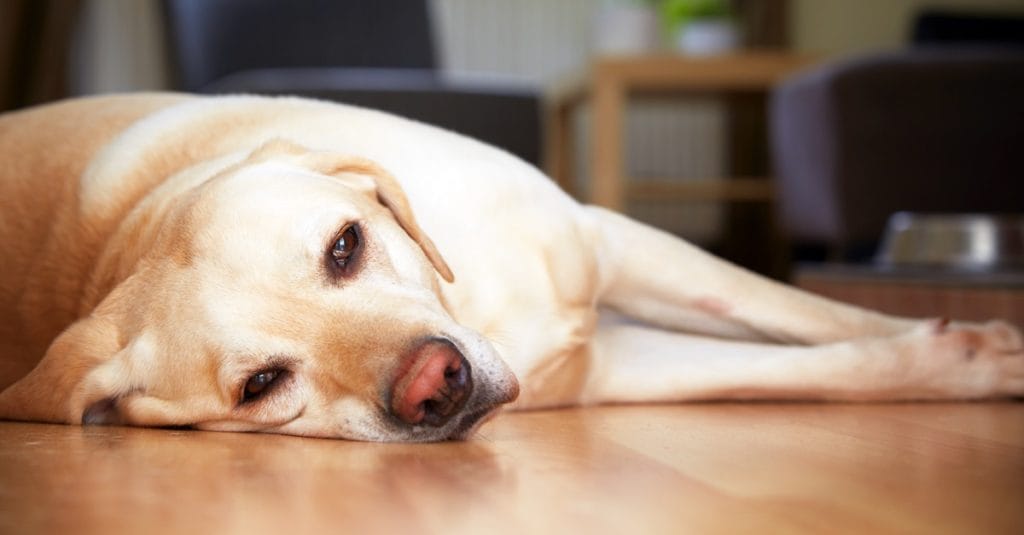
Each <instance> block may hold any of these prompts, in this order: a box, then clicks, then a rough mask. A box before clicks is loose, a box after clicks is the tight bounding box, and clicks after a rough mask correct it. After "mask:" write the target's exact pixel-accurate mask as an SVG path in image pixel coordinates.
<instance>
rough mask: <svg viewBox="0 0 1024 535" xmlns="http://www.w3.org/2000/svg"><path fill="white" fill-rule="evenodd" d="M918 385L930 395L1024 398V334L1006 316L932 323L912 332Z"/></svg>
mask: <svg viewBox="0 0 1024 535" xmlns="http://www.w3.org/2000/svg"><path fill="white" fill-rule="evenodd" d="M912 339H913V342H912V343H913V344H914V345H915V346H917V347H913V348H912V349H911V354H912V355H913V357H912V358H913V359H914V361H915V366H914V367H915V368H917V370H916V371H918V372H919V373H920V375H919V376H918V377H919V378H920V379H922V380H923V381H922V383H923V384H920V385H919V386H921V387H923V388H924V390H925V391H928V393H929V394H930V395H929V396H928V397H938V398H951V399H956V398H959V399H986V398H1008V397H1024V336H1022V335H1021V332H1020V330H1018V329H1017V328H1016V327H1014V326H1012V325H1010V324H1008V323H1006V322H1002V321H990V322H987V323H978V324H975V323H949V322H948V321H945V320H936V321H932V322H928V323H927V324H926V325H924V326H922V327H920V328H918V329H917V330H916V331H915V332H914V333H913V334H912ZM918 344H920V345H918Z"/></svg>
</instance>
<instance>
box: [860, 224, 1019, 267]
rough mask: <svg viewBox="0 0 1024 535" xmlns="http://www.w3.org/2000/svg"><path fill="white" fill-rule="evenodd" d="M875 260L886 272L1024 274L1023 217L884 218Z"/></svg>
mask: <svg viewBox="0 0 1024 535" xmlns="http://www.w3.org/2000/svg"><path fill="white" fill-rule="evenodd" d="M876 261H877V262H878V263H879V264H881V265H884V266H888V267H905V266H906V267H911V266H912V267H929V268H945V269H955V270H976V271H977V270H998V271H1002V270H1021V269H1024V214H1019V215H1018V214H1014V215H987V214H917V213H909V212H899V213H897V214H894V215H893V216H892V217H890V218H889V221H888V225H887V227H886V230H885V235H884V236H883V238H882V245H881V247H880V248H879V252H878V256H877V258H876Z"/></svg>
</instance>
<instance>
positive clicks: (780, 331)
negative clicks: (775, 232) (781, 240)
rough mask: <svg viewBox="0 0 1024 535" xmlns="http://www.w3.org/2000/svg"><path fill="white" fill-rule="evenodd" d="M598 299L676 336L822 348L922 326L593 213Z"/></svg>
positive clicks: (603, 213) (592, 210)
mask: <svg viewBox="0 0 1024 535" xmlns="http://www.w3.org/2000/svg"><path fill="white" fill-rule="evenodd" d="M587 214H588V217H590V221H591V223H592V225H591V229H592V232H593V239H594V241H595V250H596V251H597V254H596V257H597V259H598V260H597V261H598V266H599V273H600V277H601V280H602V285H601V288H602V290H601V294H600V296H599V301H600V302H601V303H602V304H604V305H608V306H611V307H612V308H615V309H617V310H619V311H621V312H624V313H625V314H627V315H630V316H633V317H636V318H638V319H641V320H643V321H645V322H649V323H653V324H656V325H660V326H663V327H666V328H669V329H673V330H680V331H685V332H691V333H697V334H707V335H712V336H720V337H725V338H732V339H739V340H752V341H775V342H790V343H803V344H819V343H827V342H834V341H839V340H848V339H853V338H859V337H864V336H883V335H893V334H898V333H902V332H907V331H908V330H910V329H912V328H913V327H914V326H915V325H918V324H919V323H920V322H917V321H910V320H905V319H900V318H895V317H892V316H886V315H883V314H880V313H877V312H872V311H868V310H864V309H861V308H857V307H854V306H850V305H846V304H842V303H839V302H836V301H831V300H828V299H825V298H822V297H819V296H816V295H812V294H810V293H807V292H803V291H800V290H797V289H796V288H793V287H791V286H786V285H784V284H780V283H778V282H775V281H772V280H769V279H767V278H764V277H761V276H759V275H756V274H754V273H751V272H749V271H747V270H745V269H743V268H740V267H738V266H735V265H733V264H730V263H728V262H726V261H724V260H721V259H719V258H716V257H714V256H712V255H711V254H708V253H707V252H705V251H703V250H701V249H700V248H698V247H696V246H694V245H691V244H689V243H687V242H685V241H683V240H680V239H679V238H676V237H675V236H672V235H670V234H668V233H665V232H662V231H660V230H657V229H654V228H652V227H649V226H647V225H643V224H641V223H638V222H636V221H633V220H631V219H629V218H626V217H623V216H621V215H618V214H616V213H614V212H609V211H607V210H603V209H601V208H597V207H588V212H587Z"/></svg>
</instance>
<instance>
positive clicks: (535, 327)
mask: <svg viewBox="0 0 1024 535" xmlns="http://www.w3.org/2000/svg"><path fill="white" fill-rule="evenodd" d="M0 157H2V160H3V161H4V162H5V163H4V166H3V168H2V171H0V173H2V174H0V195H2V201H0V202H2V203H3V206H2V212H0V242H2V243H3V246H4V249H5V251H4V253H5V254H4V265H3V272H2V274H0V389H4V390H3V392H2V393H0V417H7V418H16V419H31V420H43V421H56V422H68V423H79V422H82V423H117V422H120V423H128V424H137V425H191V426H195V427H198V428H204V429H222V430H257V431H268V432H280V433H292V434H303V435H317V436H332V437H344V438H356V439H370V440H438V439H446V438H457V437H464V436H467V435H469V434H470V433H471V432H472V431H473V430H474V429H475V428H476V427H477V426H478V425H479V423H480V422H481V421H483V420H484V419H485V418H486V417H487V416H488V415H490V414H493V412H494V410H495V409H496V408H497V407H499V406H501V405H502V404H505V403H509V402H512V400H513V399H515V398H516V396H517V394H518V400H517V401H516V402H515V404H514V405H515V406H517V407H521V408H538V407H548V406H558V405H571V404H583V403H602V402H635V401H681V400H689V399H724V398H732V399H753V398H769V399H770V398H785V399H837V400H887V399H946V398H956V399H968V398H970V399H977V398H992V397H1009V396H1019V395H1021V394H1022V393H1024V344H1022V339H1021V335H1020V333H1019V332H1018V331H1016V330H1015V329H1014V328H1012V327H1010V326H1008V325H1005V324H1002V323H989V324H984V325H961V324H951V325H947V324H946V323H945V322H943V321H938V320H931V321H911V320H905V319H898V318H893V317H888V316H884V315H881V314H877V313H874V312H869V311H865V310H861V309H857V308H854V307H850V306H846V305H841V304H838V303H834V302H830V301H826V300H824V299H820V298H817V297H814V296H811V295H808V294H805V293H802V292H799V291H797V290H794V289H792V288H788V287H785V286H783V285H779V284H776V283H774V282H771V281H768V280H765V279H762V278H760V277H757V276H755V275H753V274H750V273H747V272H745V271H743V270H741V269H739V268H736V267H734V266H731V265H729V264H727V263H725V262H722V261H720V260H717V259H715V258H713V257H711V256H709V255H707V254H706V253H704V252H702V251H700V250H699V249H697V248H694V247H692V246H690V245H689V244H686V243H685V242H682V241H680V240H678V239H676V238H673V237H671V236H668V235H666V234H664V233H661V232H659V231H656V230H653V229H650V228H648V227H645V226H643V225H641V224H638V223H635V222H633V221H631V220H628V219H626V218H624V217H622V216H619V215H616V214H613V213H610V212H607V211H604V210H601V209H598V208H593V207H584V206H580V205H578V204H576V203H575V202H574V201H572V200H571V199H570V198H568V197H567V196H565V195H564V194H563V193H562V192H560V191H559V190H558V189H557V188H556V187H555V186H554V185H553V184H552V183H551V182H550V181H549V180H547V179H546V178H545V177H544V176H543V175H541V174H540V173H539V172H538V171H537V170H535V169H533V168H532V167H530V166H528V165H526V164H524V163H522V162H520V161H519V160H516V159H515V158H514V157H512V156H510V155H508V154H506V153H504V152H502V151H500V150H497V149H494V148H492V147H489V146H486V145H484V144H481V143H478V142H475V141H472V140H469V139H466V138H463V137H461V136H458V135H455V134H452V133H449V132H445V131H442V130H439V129H436V128H433V127H430V126H427V125H422V124H419V123H415V122H411V121H407V120H403V119H400V118H397V117H393V116H390V115H387V114H382V113H379V112H374V111H370V110H364V109H359V108H353V107H348V106H341V105H336V104H327V103H321V102H314V101H307V100H301V99H265V98H256V97H224V98H196V97H187V96H183V95H137V96H119V97H102V98H94V99H84V100H77V101H69V102H65V103H60V104H56V105H51V106H46V107H42V108H37V109H33V110H28V111H25V112H20V113H14V114H9V115H7V116H4V117H2V118H0ZM413 215H415V217H413ZM432 240H433V241H432ZM452 274H454V278H453V277H452ZM599 306H603V307H609V308H612V309H617V310H618V311H620V312H621V313H624V314H626V315H629V316H632V317H634V318H636V319H637V320H639V321H641V322H644V323H645V324H639V323H632V322H622V321H605V320H599V317H598V316H599V315H598V310H599ZM654 325H656V326H657V327H655V326H654ZM44 355H45V356H44ZM517 379H518V381H517ZM520 385H521V392H520Z"/></svg>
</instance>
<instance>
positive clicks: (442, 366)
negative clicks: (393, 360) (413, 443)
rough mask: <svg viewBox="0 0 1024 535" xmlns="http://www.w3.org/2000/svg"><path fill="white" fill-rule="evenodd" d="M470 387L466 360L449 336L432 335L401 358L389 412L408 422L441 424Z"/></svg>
mask: <svg viewBox="0 0 1024 535" xmlns="http://www.w3.org/2000/svg"><path fill="white" fill-rule="evenodd" d="M472 390H473V380H472V375H471V370H470V367H469V362H467V361H466V359H465V357H463V356H462V353H460V352H459V350H458V349H456V348H455V346H454V345H453V344H452V343H451V342H449V341H448V340H442V339H434V340H430V341H428V342H425V343H423V344H421V345H420V346H418V347H416V348H415V349H414V350H413V351H412V352H411V353H410V354H409V355H407V356H406V357H405V358H404V359H402V364H401V367H400V368H399V372H398V373H397V374H396V379H395V383H394V386H393V387H392V389H391V412H392V413H394V415H395V416H397V417H398V418H399V419H400V420H402V421H403V422H405V423H408V424H425V425H430V426H434V427H437V426H441V425H444V423H445V422H447V421H448V419H449V418H451V417H452V416H453V415H454V414H456V413H457V412H459V410H460V409H462V406H463V405H464V404H465V403H466V400H467V399H468V398H469V395H470V393H471V392H472Z"/></svg>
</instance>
